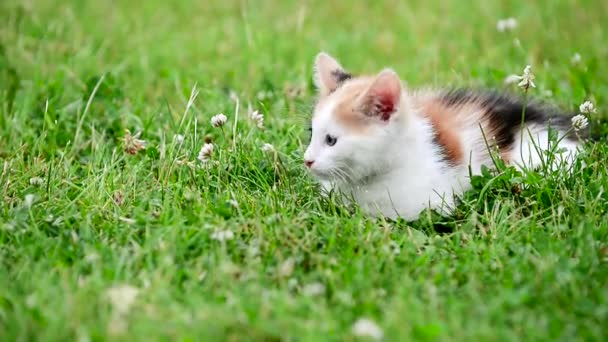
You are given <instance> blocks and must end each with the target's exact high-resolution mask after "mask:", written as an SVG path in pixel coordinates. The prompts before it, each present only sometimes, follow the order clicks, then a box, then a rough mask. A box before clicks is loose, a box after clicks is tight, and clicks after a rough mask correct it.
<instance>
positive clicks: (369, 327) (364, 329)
mask: <svg viewBox="0 0 608 342" xmlns="http://www.w3.org/2000/svg"><path fill="white" fill-rule="evenodd" d="M352 333H353V335H355V336H358V337H368V338H371V339H373V340H381V339H382V337H383V336H384V333H383V332H382V329H380V327H379V326H378V324H376V323H375V322H374V321H372V320H370V319H367V318H359V319H358V320H357V321H356V322H355V324H353V327H352Z"/></svg>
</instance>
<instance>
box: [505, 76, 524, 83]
mask: <svg viewBox="0 0 608 342" xmlns="http://www.w3.org/2000/svg"><path fill="white" fill-rule="evenodd" d="M520 80H521V76H519V75H515V74H511V75H509V76H507V77H505V80H504V83H505V84H506V85H511V84H516V83H518V82H519V81H520Z"/></svg>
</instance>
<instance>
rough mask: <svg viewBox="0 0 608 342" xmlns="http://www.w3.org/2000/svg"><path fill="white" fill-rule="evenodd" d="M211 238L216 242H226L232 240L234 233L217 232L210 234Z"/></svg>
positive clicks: (227, 231)
mask: <svg viewBox="0 0 608 342" xmlns="http://www.w3.org/2000/svg"><path fill="white" fill-rule="evenodd" d="M211 238H212V239H213V240H217V241H228V240H232V239H234V233H233V232H232V231H231V230H218V231H216V232H214V233H213V234H211Z"/></svg>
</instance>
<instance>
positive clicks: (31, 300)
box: [25, 293, 38, 309]
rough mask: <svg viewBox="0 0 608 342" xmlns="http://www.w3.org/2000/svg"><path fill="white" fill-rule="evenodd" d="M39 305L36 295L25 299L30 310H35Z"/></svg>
mask: <svg viewBox="0 0 608 342" xmlns="http://www.w3.org/2000/svg"><path fill="white" fill-rule="evenodd" d="M37 303H38V300H37V298H36V294H34V293H32V294H30V295H29V296H27V297H25V306H27V307H28V308H30V309H31V308H33V307H35V306H36V304H37Z"/></svg>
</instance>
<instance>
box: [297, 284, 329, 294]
mask: <svg viewBox="0 0 608 342" xmlns="http://www.w3.org/2000/svg"><path fill="white" fill-rule="evenodd" d="M302 293H303V294H304V295H305V296H309V297H314V296H320V295H322V294H324V293H325V285H323V284H321V283H311V284H307V285H306V286H304V288H302Z"/></svg>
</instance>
